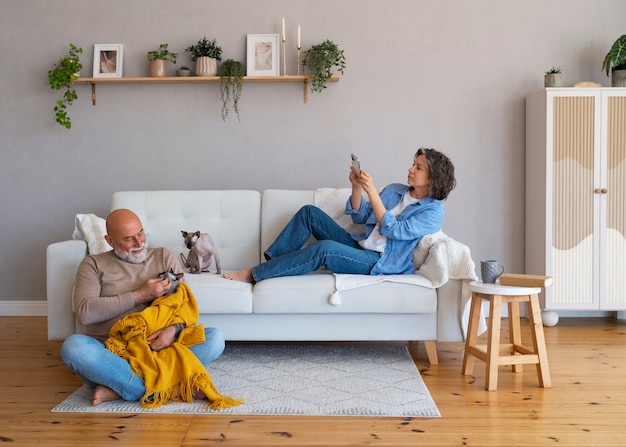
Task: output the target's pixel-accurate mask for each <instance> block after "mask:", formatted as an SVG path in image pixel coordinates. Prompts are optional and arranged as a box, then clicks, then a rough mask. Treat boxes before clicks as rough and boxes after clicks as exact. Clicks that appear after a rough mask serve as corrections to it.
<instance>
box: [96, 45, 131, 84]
mask: <svg viewBox="0 0 626 447" xmlns="http://www.w3.org/2000/svg"><path fill="white" fill-rule="evenodd" d="M123 63H124V45H122V44H120V43H107V44H101V43H97V44H94V46H93V77H94V78H121V77H122V66H123Z"/></svg>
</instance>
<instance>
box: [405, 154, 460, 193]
mask: <svg viewBox="0 0 626 447" xmlns="http://www.w3.org/2000/svg"><path fill="white" fill-rule="evenodd" d="M420 155H423V156H424V157H425V158H426V164H427V165H428V172H429V177H430V191H429V196H430V197H432V198H434V199H437V200H446V198H447V197H448V194H449V193H450V191H452V190H453V189H454V188H455V187H456V178H454V165H453V164H452V160H450V159H449V158H448V157H446V156H445V155H444V154H442V153H441V152H438V151H436V150H435V149H430V148H425V147H420V148H419V149H418V150H417V152H416V153H415V157H414V158H417V157H419V156H420Z"/></svg>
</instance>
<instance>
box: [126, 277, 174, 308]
mask: <svg viewBox="0 0 626 447" xmlns="http://www.w3.org/2000/svg"><path fill="white" fill-rule="evenodd" d="M170 285H171V283H170V280H169V279H167V278H151V279H149V280H147V281H146V283H145V284H144V285H143V286H141V287H140V288H139V289H137V290H133V297H134V298H135V304H140V303H149V302H150V301H153V300H155V299H156V298H158V297H160V296H163V294H164V293H165V292H167V290H168V289H169V288H170Z"/></svg>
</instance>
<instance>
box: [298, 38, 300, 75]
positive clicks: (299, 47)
mask: <svg viewBox="0 0 626 447" xmlns="http://www.w3.org/2000/svg"><path fill="white" fill-rule="evenodd" d="M298 76H300V45H298Z"/></svg>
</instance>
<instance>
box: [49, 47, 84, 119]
mask: <svg viewBox="0 0 626 447" xmlns="http://www.w3.org/2000/svg"><path fill="white" fill-rule="evenodd" d="M82 52H83V49H82V48H81V47H77V46H76V45H74V44H71V43H70V51H69V53H68V54H66V55H65V56H63V57H62V58H61V59H59V61H58V62H57V63H56V64H55V65H54V66H53V68H52V70H50V71H48V84H50V88H51V89H53V90H61V89H62V88H64V89H65V93H63V99H59V100H57V101H56V106H55V107H54V112H55V121H56V122H57V123H59V124H60V125H61V126H63V127H65V128H66V129H70V128H71V127H72V121H71V120H70V117H69V115H68V114H67V106H70V105H72V103H73V102H74V100H75V99H78V95H77V94H76V90H74V87H73V84H74V81H75V80H76V79H77V78H78V76H79V74H80V71H81V70H82V69H83V64H82V63H81V62H80V57H79V54H81V53H82Z"/></svg>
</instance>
